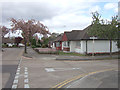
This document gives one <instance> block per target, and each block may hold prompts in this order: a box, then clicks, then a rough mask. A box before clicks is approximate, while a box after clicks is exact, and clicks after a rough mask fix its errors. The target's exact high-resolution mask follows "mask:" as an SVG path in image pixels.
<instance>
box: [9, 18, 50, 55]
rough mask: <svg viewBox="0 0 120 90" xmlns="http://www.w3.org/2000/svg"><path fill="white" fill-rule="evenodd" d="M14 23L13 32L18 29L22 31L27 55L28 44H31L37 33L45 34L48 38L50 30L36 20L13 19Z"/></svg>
mask: <svg viewBox="0 0 120 90" xmlns="http://www.w3.org/2000/svg"><path fill="white" fill-rule="evenodd" d="M10 21H11V22H12V24H11V26H12V31H15V30H17V29H19V30H22V36H23V40H24V44H25V50H24V51H25V53H27V45H26V43H27V42H30V39H31V38H33V35H34V34H35V33H40V34H43V36H46V35H47V34H49V30H48V28H47V27H46V26H44V25H43V24H42V23H40V22H39V21H37V22H36V21H35V20H33V19H32V20H27V21H25V20H23V19H18V20H16V19H14V18H12V19H11V20H10Z"/></svg>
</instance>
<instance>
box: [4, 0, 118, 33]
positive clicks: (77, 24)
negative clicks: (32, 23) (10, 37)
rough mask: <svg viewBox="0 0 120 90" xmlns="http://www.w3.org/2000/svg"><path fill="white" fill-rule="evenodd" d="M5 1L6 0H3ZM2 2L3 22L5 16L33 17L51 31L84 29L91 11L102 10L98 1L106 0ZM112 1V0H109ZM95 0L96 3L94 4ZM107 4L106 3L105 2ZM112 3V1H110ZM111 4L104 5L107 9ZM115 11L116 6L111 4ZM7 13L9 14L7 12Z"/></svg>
mask: <svg viewBox="0 0 120 90" xmlns="http://www.w3.org/2000/svg"><path fill="white" fill-rule="evenodd" d="M4 1H7V0H4ZM13 1H14V2H12V0H11V3H8V2H4V5H3V15H2V16H3V17H2V18H3V24H8V21H7V20H6V19H7V18H10V17H14V18H16V19H25V20H26V19H35V20H36V21H41V22H42V23H43V24H45V25H46V26H48V28H49V30H50V31H51V32H59V33H61V32H64V31H66V30H72V29H79V30H80V29H84V28H85V27H86V26H88V25H89V24H91V21H92V18H91V14H90V13H91V12H94V11H98V12H101V11H102V7H100V5H99V3H98V2H102V1H106V0H102V1H99V0H87V1H84V0H29V1H27V2H26V1H25V2H24V0H17V1H16V0H13ZM111 1H114V0H111ZM96 2H97V5H96ZM107 4H108V3H107ZM112 4H113V3H112ZM110 5H111V4H108V5H105V6H104V8H105V9H109V6H110ZM111 7H112V9H113V7H114V10H115V11H117V7H115V6H114V5H111ZM8 13H9V14H8ZM7 26H8V25H7Z"/></svg>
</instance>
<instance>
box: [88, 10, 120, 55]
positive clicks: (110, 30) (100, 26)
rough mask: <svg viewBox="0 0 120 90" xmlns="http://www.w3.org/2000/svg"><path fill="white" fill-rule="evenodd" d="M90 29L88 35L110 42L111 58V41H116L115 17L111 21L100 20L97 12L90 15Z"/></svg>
mask: <svg viewBox="0 0 120 90" xmlns="http://www.w3.org/2000/svg"><path fill="white" fill-rule="evenodd" d="M92 18H93V21H92V27H91V29H90V30H89V32H88V34H89V35H91V36H97V37H98V38H102V39H109V40H110V56H112V40H115V39H118V29H117V16H113V17H112V20H111V21H108V20H106V21H105V20H103V19H101V15H100V14H99V13H98V12H93V13H92Z"/></svg>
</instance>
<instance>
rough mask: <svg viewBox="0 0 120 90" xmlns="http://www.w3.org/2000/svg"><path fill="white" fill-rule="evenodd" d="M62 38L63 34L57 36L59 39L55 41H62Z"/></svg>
mask: <svg viewBox="0 0 120 90" xmlns="http://www.w3.org/2000/svg"><path fill="white" fill-rule="evenodd" d="M62 36H63V34H60V35H59V36H57V38H56V39H55V40H54V41H62Z"/></svg>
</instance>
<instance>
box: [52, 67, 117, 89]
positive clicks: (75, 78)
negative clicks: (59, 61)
mask: <svg viewBox="0 0 120 90" xmlns="http://www.w3.org/2000/svg"><path fill="white" fill-rule="evenodd" d="M111 70H115V68H112V69H104V70H99V71H95V72H90V73H85V74H81V75H78V76H75V77H73V78H71V79H67V80H65V81H63V82H61V83H58V84H57V85H55V86H53V87H52V88H62V87H64V86H65V85H67V84H69V83H71V82H72V81H75V80H78V79H80V78H82V77H84V76H86V75H92V74H95V73H100V72H105V71H111Z"/></svg>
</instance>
